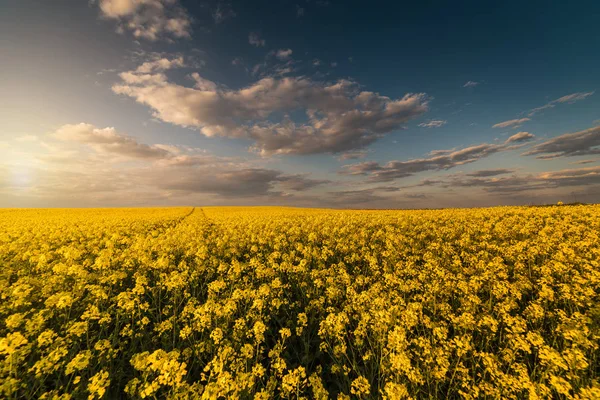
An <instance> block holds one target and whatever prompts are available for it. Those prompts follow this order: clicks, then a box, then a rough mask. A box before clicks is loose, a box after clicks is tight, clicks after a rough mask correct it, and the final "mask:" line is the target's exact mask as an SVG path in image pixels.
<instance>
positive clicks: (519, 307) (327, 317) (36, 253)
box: [0, 206, 600, 399]
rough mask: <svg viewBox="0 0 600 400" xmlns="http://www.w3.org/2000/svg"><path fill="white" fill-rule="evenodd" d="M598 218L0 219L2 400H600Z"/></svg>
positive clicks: (501, 211) (268, 212)
mask: <svg viewBox="0 0 600 400" xmlns="http://www.w3.org/2000/svg"><path fill="white" fill-rule="evenodd" d="M599 234H600V207H599V206H572V207H571V206H569V207H567V206H554V207H546V208H526V207H500V208H490V209H468V210H433V211H334V210H307V209H293V208H266V207H265V208H260V207H257V208H213V207H204V208H198V207H196V208H192V207H189V208H156V209H150V208H148V209H141V208H138V209H87V210H83V209H71V210H67V209H64V210H58V209H56V210H14V209H13V210H0V265H1V267H2V268H1V269H0V318H1V321H2V322H1V324H0V398H27V399H29V398H43V399H52V398H61V399H67V398H89V399H95V398H107V399H113V398H127V397H129V398H164V397H169V398H190V399H192V398H206V399H212V398H227V399H229V398H242V399H245V398H256V399H271V398H275V399H277V398H284V399H287V398H289V399H296V398H306V399H313V398H315V399H326V398H338V399H350V398H387V399H402V398H413V399H423V398H466V399H469V398H494V399H498V398H514V399H522V398H530V399H536V398H573V399H598V398H600V382H599V381H598V380H599V377H600V350H599V348H598V345H599V339H600V240H599Z"/></svg>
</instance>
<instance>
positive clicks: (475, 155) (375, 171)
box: [341, 135, 533, 182]
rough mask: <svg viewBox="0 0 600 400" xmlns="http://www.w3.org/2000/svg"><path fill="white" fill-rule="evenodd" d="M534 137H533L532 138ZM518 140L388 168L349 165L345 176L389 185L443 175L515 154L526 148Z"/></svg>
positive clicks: (434, 155) (441, 152)
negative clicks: (435, 173) (502, 154)
mask: <svg viewBox="0 0 600 400" xmlns="http://www.w3.org/2000/svg"><path fill="white" fill-rule="evenodd" d="M532 136H533V135H532ZM513 137H514V136H511V137H510V138H508V139H507V140H506V141H505V142H504V143H503V144H490V143H483V144H480V145H476V146H471V147H467V148H465V149H461V150H435V151H433V152H431V153H430V157H429V158H420V159H414V160H408V161H390V162H388V163H387V164H385V165H380V164H379V163H377V162H374V161H369V162H363V163H359V164H351V165H345V166H344V167H343V168H344V169H343V171H342V172H341V173H342V174H347V175H368V176H369V180H370V181H373V182H389V181H393V180H395V179H401V178H406V177H409V176H412V175H414V174H417V173H419V172H425V171H440V170H447V169H450V168H454V167H457V166H459V165H464V164H469V163H473V162H475V161H477V160H480V159H482V158H485V157H488V156H490V155H492V154H495V153H498V152H501V151H507V150H514V149H516V148H519V147H521V146H522V145H514V144H511V143H512V142H515V140H511V139H513Z"/></svg>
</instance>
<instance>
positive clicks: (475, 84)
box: [463, 81, 479, 87]
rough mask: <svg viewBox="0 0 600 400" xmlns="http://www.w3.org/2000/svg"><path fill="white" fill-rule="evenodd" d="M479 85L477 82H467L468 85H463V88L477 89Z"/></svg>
mask: <svg viewBox="0 0 600 400" xmlns="http://www.w3.org/2000/svg"><path fill="white" fill-rule="evenodd" d="M477 85H479V82H475V81H467V83H465V84H464V85H463V87H475V86H477Z"/></svg>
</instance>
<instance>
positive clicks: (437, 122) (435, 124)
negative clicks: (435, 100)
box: [419, 119, 448, 128]
mask: <svg viewBox="0 0 600 400" xmlns="http://www.w3.org/2000/svg"><path fill="white" fill-rule="evenodd" d="M447 123H448V121H444V120H441V119H432V120H429V121H427V122H422V123H420V124H419V126H420V127H421V128H440V127H442V126H444V125H446V124H447Z"/></svg>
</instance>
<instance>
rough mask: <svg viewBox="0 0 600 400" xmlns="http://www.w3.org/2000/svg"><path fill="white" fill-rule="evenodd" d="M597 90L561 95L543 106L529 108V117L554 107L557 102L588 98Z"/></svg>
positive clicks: (570, 102)
mask: <svg viewBox="0 0 600 400" xmlns="http://www.w3.org/2000/svg"><path fill="white" fill-rule="evenodd" d="M594 93H595V92H578V93H572V94H569V95H566V96H563V97H560V98H558V99H556V100H552V101H551V102H549V103H546V104H544V105H543V106H540V107H536V108H533V109H531V110H529V113H528V114H527V115H528V116H529V117H532V116H534V115H535V114H537V113H538V112H540V111H543V110H546V109H549V108H554V107H555V106H556V104H558V103H569V104H572V103H575V102H577V101H580V100H585V99H586V98H588V97H589V96H591V95H593V94H594Z"/></svg>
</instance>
